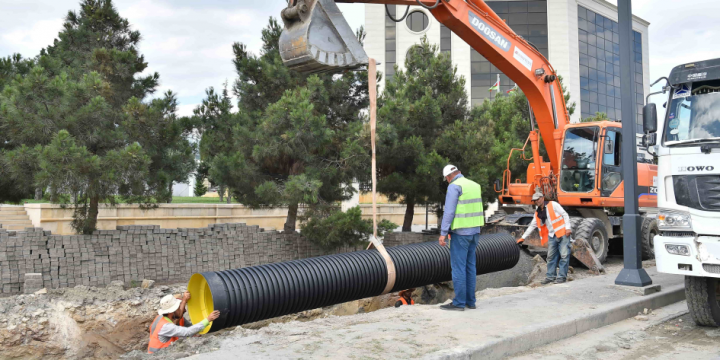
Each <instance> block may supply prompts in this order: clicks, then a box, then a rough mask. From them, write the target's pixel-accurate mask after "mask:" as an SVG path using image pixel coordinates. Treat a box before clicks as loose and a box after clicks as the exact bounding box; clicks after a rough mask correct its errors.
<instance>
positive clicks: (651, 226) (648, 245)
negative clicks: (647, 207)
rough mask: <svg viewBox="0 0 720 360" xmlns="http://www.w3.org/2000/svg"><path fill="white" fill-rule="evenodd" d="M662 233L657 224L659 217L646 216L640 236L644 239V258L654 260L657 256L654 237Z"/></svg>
mask: <svg viewBox="0 0 720 360" xmlns="http://www.w3.org/2000/svg"><path fill="white" fill-rule="evenodd" d="M658 234H660V231H659V230H658V225H657V219H655V218H654V217H647V216H646V217H644V218H643V223H642V228H641V229H640V236H641V239H642V259H643V260H652V259H654V258H655V245H654V241H653V238H654V237H655V235H658Z"/></svg>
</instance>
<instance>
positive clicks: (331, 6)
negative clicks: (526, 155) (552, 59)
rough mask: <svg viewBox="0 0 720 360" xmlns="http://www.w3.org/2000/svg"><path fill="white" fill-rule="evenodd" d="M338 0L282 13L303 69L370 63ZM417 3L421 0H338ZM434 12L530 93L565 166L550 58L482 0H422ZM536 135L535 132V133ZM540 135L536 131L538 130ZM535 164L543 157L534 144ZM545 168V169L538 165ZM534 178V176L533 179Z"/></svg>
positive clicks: (560, 105) (562, 120) (554, 153)
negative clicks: (339, 7) (338, 4)
mask: <svg viewBox="0 0 720 360" xmlns="http://www.w3.org/2000/svg"><path fill="white" fill-rule="evenodd" d="M335 2H336V1H335V0H289V3H288V8H287V9H285V10H284V11H283V13H282V18H283V21H284V22H285V27H286V31H285V32H284V34H283V38H281V41H280V50H281V55H282V57H283V61H285V63H286V64H288V65H289V66H291V67H293V68H295V69H297V70H298V71H304V72H324V71H333V72H336V71H342V70H345V69H348V68H356V67H358V66H362V65H364V64H365V63H367V55H365V51H364V50H363V49H362V47H361V46H360V44H359V42H357V39H355V37H354V34H353V33H352V31H351V30H350V27H349V26H348V25H347V22H345V20H344V18H343V16H342V14H341V13H340V11H339V9H338V8H337V5H336V4H335ZM337 2H340V3H366V4H385V5H409V6H417V5H418V0H337ZM419 2H420V3H422V4H423V5H425V6H426V7H428V8H432V9H431V10H430V12H431V13H432V14H433V16H434V17H435V18H436V19H437V20H438V21H439V22H440V23H442V24H444V25H445V26H446V27H447V28H449V29H450V30H451V31H452V32H454V33H455V34H457V35H458V36H459V37H460V38H461V39H463V40H464V41H465V42H466V43H468V44H469V45H470V46H471V47H472V48H473V49H475V50H476V51H477V52H478V53H479V54H480V55H482V56H484V57H485V58H486V59H488V61H490V62H491V63H492V64H493V65H495V67H497V68H498V69H500V71H502V72H503V73H504V74H505V75H507V76H508V77H509V78H510V79H511V80H512V81H514V82H515V83H516V84H517V85H518V87H520V89H521V90H522V91H523V92H524V93H525V95H526V96H527V98H528V101H529V102H530V106H531V107H532V109H533V112H534V114H535V118H536V122H537V126H538V130H539V131H540V135H541V136H542V139H543V141H544V143H545V149H546V150H547V153H548V156H549V157H550V164H551V168H552V171H553V173H555V174H559V172H560V155H561V150H560V149H561V139H562V131H563V129H564V127H565V125H567V124H569V123H570V114H569V113H568V111H567V106H566V105H565V98H564V96H563V93H562V88H561V86H560V81H559V79H558V77H557V73H556V71H555V69H554V68H553V67H552V66H551V65H550V63H549V62H548V60H547V59H546V58H545V57H544V56H543V55H542V54H541V53H540V52H539V51H538V50H537V49H536V48H535V47H534V46H533V45H531V44H530V43H528V42H527V41H526V40H525V39H523V38H522V37H521V36H519V35H517V34H516V33H515V32H514V31H513V30H512V29H511V28H510V27H509V26H508V25H507V24H506V23H505V21H504V20H503V19H501V18H500V17H499V16H498V15H497V14H495V12H494V11H493V10H492V9H491V8H490V7H489V6H488V5H487V4H486V3H485V2H484V1H482V0H465V1H463V0H449V1H448V0H438V1H437V2H436V1H435V0H419ZM531 137H532V135H531ZM536 137H537V136H536ZM533 157H534V161H535V169H540V168H541V161H542V160H541V158H540V155H539V153H537V150H536V146H533ZM537 173H538V174H542V172H541V171H539V170H538V171H537ZM528 181H530V179H528Z"/></svg>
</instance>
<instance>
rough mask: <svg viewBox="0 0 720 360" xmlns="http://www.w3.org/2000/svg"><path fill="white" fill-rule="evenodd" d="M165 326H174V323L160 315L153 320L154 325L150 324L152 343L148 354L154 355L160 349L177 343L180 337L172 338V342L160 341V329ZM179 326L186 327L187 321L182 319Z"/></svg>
mask: <svg viewBox="0 0 720 360" xmlns="http://www.w3.org/2000/svg"><path fill="white" fill-rule="evenodd" d="M165 324H172V321H170V320H168V319H167V318H166V317H165V316H163V315H158V316H157V317H156V318H155V320H153V322H152V324H150V342H149V343H148V354H152V353H154V352H156V351H158V350H160V349H164V348H166V347H168V346H170V344H172V343H174V342H175V341H177V339H178V337H177V336H175V337H171V338H170V340H168V341H167V342H162V341H160V335H159V334H160V329H162V327H163V326H164V325H165ZM178 325H179V326H185V319H184V318H180V321H179V322H178Z"/></svg>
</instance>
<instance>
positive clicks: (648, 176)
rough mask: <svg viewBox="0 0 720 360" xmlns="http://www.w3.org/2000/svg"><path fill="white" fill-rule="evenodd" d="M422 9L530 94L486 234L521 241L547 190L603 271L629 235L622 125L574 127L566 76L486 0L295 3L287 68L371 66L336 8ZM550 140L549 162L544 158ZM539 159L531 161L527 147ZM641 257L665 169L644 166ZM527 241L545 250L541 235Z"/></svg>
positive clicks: (289, 12) (577, 250) (286, 43)
mask: <svg viewBox="0 0 720 360" xmlns="http://www.w3.org/2000/svg"><path fill="white" fill-rule="evenodd" d="M336 1H337V2H341V3H366V4H385V5H386V6H387V5H407V6H421V7H423V8H425V9H426V10H429V12H430V13H431V14H432V15H433V16H434V17H435V18H436V19H437V20H438V21H439V22H440V23H442V24H443V25H445V26H446V27H447V28H449V29H450V30H451V31H452V32H454V33H455V34H457V35H458V36H459V37H460V38H461V39H463V40H464V41H465V42H466V43H468V44H469V45H470V46H471V47H472V48H473V49H475V50H476V51H477V52H478V53H480V55H482V56H484V57H485V58H486V59H487V60H488V61H490V62H491V63H492V64H493V65H495V66H496V67H497V68H498V69H500V71H502V72H503V73H504V74H505V75H507V76H508V77H509V78H510V79H511V80H512V81H514V82H515V83H516V84H517V86H518V87H520V89H521V90H522V91H523V92H524V93H525V95H526V96H527V99H528V102H529V106H530V108H531V110H532V111H530V117H531V118H530V119H529V120H530V124H531V129H532V130H531V131H530V134H529V136H528V139H527V141H526V142H525V146H524V147H523V148H522V149H513V151H511V153H510V154H509V157H508V168H507V169H506V170H505V171H504V174H503V179H502V180H500V179H498V180H496V182H495V189H494V190H495V191H496V192H497V193H498V198H499V202H500V204H501V207H500V208H499V209H500V210H499V211H497V212H496V213H495V214H494V215H492V216H490V217H489V218H488V219H486V225H485V227H484V228H483V232H485V233H492V232H509V233H511V234H513V235H515V236H516V237H520V236H521V235H522V233H523V232H524V230H525V228H526V227H527V225H528V224H529V223H530V222H531V221H532V218H533V211H532V207H531V205H532V195H533V193H534V192H535V191H536V189H538V188H539V189H541V190H542V192H543V194H544V195H545V197H546V198H547V199H549V200H553V201H557V202H559V203H560V204H561V205H562V206H563V207H564V208H565V209H566V210H567V211H568V213H570V215H571V223H572V224H571V225H572V229H573V236H574V237H575V242H574V243H573V256H574V257H576V258H577V259H578V260H580V262H582V263H583V264H585V265H586V266H587V267H588V268H589V269H591V270H593V271H595V272H599V271H602V269H603V267H602V265H601V264H602V263H603V262H604V261H605V259H606V257H607V255H608V251H609V250H608V248H609V243H610V240H611V239H616V238H621V237H622V207H623V205H624V201H623V189H624V182H623V173H622V167H621V164H620V161H621V159H622V156H621V153H620V151H621V143H622V141H636V139H622V134H621V126H622V125H621V124H620V123H619V122H611V121H601V122H590V123H578V124H571V123H570V114H569V113H568V110H567V106H566V104H565V98H564V96H563V91H562V87H561V85H560V81H559V79H558V74H557V72H556V71H555V69H554V68H553V67H552V65H550V62H549V61H548V60H547V59H546V58H545V57H544V56H543V55H542V54H541V53H540V52H539V51H538V50H537V48H536V47H535V46H534V45H532V44H531V43H529V42H528V41H527V40H525V39H524V38H523V37H521V36H519V35H517V34H516V33H515V32H514V31H513V30H512V29H511V28H510V27H509V26H508V25H507V24H506V22H505V21H504V20H503V19H502V18H500V17H499V16H498V15H497V14H496V13H495V12H494V11H493V10H492V9H491V8H490V7H489V6H488V4H486V3H485V2H484V1H482V0H289V1H288V7H287V8H286V9H284V10H283V11H282V14H281V15H282V19H283V22H284V23H285V30H284V31H283V34H282V36H281V38H280V53H281V56H282V58H283V61H284V62H285V64H286V65H287V66H289V67H291V68H293V69H296V70H297V71H301V72H306V73H315V72H338V71H344V70H347V69H354V68H358V67H362V66H365V65H367V63H368V57H367V55H366V54H365V51H364V50H363V48H362V46H361V45H360V43H359V42H358V40H357V38H356V36H355V34H354V32H353V31H352V29H350V27H349V25H348V24H347V22H346V21H345V19H344V17H343V15H342V13H341V12H340V10H339V9H338V7H337V5H336V4H335V2H336ZM540 139H542V141H543V143H544V145H545V149H546V150H547V155H548V159H549V161H544V159H543V158H542V156H541V154H540V146H539V141H540ZM528 144H529V145H530V149H529V151H530V152H531V154H532V157H527V156H526V155H525V153H526V150H527V149H526V148H527V146H528ZM515 151H518V152H522V158H523V159H524V160H527V161H530V164H529V165H528V168H527V172H526V174H525V175H526V179H527V182H521V181H520V179H519V178H518V179H515V180H513V174H512V173H511V171H510V166H509V164H510V158H511V157H512V156H513V152H515ZM638 186H639V188H640V190H641V191H640V192H639V193H640V194H641V195H640V197H639V205H640V211H641V213H643V215H644V221H643V225H642V236H643V257H644V258H652V257H654V253H653V243H652V239H653V237H654V235H655V234H657V232H658V230H657V224H656V221H655V216H654V213H655V208H656V207H657V196H656V192H657V166H656V165H653V164H648V163H644V162H638ZM525 244H526V245H530V246H536V247H546V245H547V244H545V243H543V242H542V240H541V239H540V237H539V236H538V235H537V232H536V233H535V234H534V235H533V236H531V237H530V238H528V239H526V241H525Z"/></svg>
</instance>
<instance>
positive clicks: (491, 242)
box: [188, 234, 520, 332]
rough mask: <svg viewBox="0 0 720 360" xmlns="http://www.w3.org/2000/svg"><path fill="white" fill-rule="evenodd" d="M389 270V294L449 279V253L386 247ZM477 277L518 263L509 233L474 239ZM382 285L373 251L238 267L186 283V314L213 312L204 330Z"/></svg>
mask: <svg viewBox="0 0 720 360" xmlns="http://www.w3.org/2000/svg"><path fill="white" fill-rule="evenodd" d="M387 252H388V253H389V254H390V257H391V258H392V260H393V262H394V264H395V272H396V280H395V286H394V287H393V289H392V292H396V291H400V290H405V289H410V288H415V287H420V286H424V285H430V284H437V283H440V282H444V281H450V280H452V274H451V270H450V250H449V249H448V247H445V246H440V245H439V244H438V243H437V242H436V241H433V242H426V243H420V244H411V245H402V246H396V247H391V248H387ZM475 256H476V259H477V274H478V275H481V274H487V273H491V272H496V271H501V270H507V269H510V268H513V267H514V266H515V265H516V264H517V262H518V260H519V259H520V251H519V249H518V246H517V244H516V243H515V239H514V238H513V237H512V236H510V235H509V234H490V235H483V236H480V241H479V243H478V246H477V251H476V255H475ZM387 281H388V272H387V267H386V264H385V261H384V260H383V257H382V256H381V255H380V253H379V252H378V251H377V250H376V249H372V250H365V251H357V252H353V253H345V254H336V255H327V256H320V257H316V258H309V259H302V260H293V261H286V262H281V263H276V264H266V265H259V266H251V267H246V268H242V269H235V270H225V271H209V272H204V273H200V274H195V275H193V276H192V278H190V283H189V284H188V290H189V291H190V293H191V295H192V296H191V299H190V301H189V302H188V312H189V313H190V318H191V320H192V322H193V323H198V322H200V321H201V320H202V319H204V318H206V317H207V315H208V314H210V313H211V312H212V311H213V310H214V309H217V310H220V317H219V318H218V319H217V320H215V321H214V322H213V324H212V325H211V326H210V327H207V328H205V331H204V332H208V331H210V332H213V331H217V330H220V329H224V328H227V327H231V326H238V325H242V324H247V323H251V322H255V321H260V320H265V319H270V318H273V317H277V316H282V315H287V314H292V313H296V312H300V311H305V310H310V309H317V308H320V307H324V306H330V305H334V304H340V303H344V302H347V301H353V300H358V299H363V298H367V297H373V296H378V295H381V294H382V293H383V290H384V289H385V286H386V285H387Z"/></svg>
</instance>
